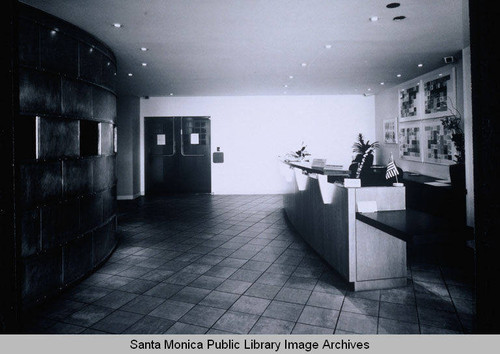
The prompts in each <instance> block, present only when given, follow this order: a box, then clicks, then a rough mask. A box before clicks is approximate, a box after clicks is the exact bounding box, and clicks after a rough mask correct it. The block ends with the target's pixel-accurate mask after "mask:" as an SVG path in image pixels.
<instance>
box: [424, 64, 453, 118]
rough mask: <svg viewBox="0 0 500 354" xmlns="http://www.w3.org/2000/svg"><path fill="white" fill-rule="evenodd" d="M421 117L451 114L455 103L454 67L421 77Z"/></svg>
mask: <svg viewBox="0 0 500 354" xmlns="http://www.w3.org/2000/svg"><path fill="white" fill-rule="evenodd" d="M422 83H423V90H422V91H423V104H424V107H423V118H424V119H427V118H437V117H443V116H447V115H451V114H452V111H453V108H454V105H456V102H457V100H456V94H455V69H454V68H445V70H443V71H441V72H439V73H438V74H435V75H433V76H432V77H430V78H428V79H423V80H422Z"/></svg>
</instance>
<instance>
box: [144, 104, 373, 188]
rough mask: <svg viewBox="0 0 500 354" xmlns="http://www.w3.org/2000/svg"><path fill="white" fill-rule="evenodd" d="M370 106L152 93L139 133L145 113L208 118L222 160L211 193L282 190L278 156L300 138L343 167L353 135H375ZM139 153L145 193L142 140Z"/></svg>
mask: <svg viewBox="0 0 500 354" xmlns="http://www.w3.org/2000/svg"><path fill="white" fill-rule="evenodd" d="M374 107H375V106H374V97H364V96H358V95H356V96H354V95H345V96H255V97H240V96H235V97H151V98H149V99H141V136H142V137H143V136H144V134H143V131H144V129H143V120H144V117H148V116H210V117H211V122H212V144H211V146H212V151H215V150H216V148H217V147H218V146H220V147H221V151H223V152H224V159H225V162H224V163H223V164H212V191H213V192H214V193H216V194H254V193H255V194H258V193H282V192H283V183H282V176H281V175H280V172H279V164H278V163H277V157H278V155H283V154H285V153H287V152H289V151H291V150H293V149H297V148H298V147H299V146H300V144H301V142H302V141H304V142H305V143H306V144H307V145H308V147H307V150H308V151H309V152H310V153H311V154H312V155H313V156H312V157H318V158H328V162H331V163H338V164H344V165H345V167H346V168H347V167H348V166H349V164H350V162H351V159H352V144H353V142H354V140H355V139H356V136H357V134H358V133H363V135H365V136H366V138H367V139H370V140H373V139H374V137H375V126H374V123H375V110H374ZM141 156H142V161H141V170H142V175H141V180H142V183H141V191H142V192H144V145H143V142H142V143H141Z"/></svg>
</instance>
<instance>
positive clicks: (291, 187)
mask: <svg viewBox="0 0 500 354" xmlns="http://www.w3.org/2000/svg"><path fill="white" fill-rule="evenodd" d="M293 176H294V178H293V179H292V180H291V181H290V180H288V181H285V183H286V193H285V194H284V196H283V198H284V208H285V212H286V213H287V216H288V219H289V220H290V222H291V223H292V225H293V227H294V228H295V229H296V230H297V232H298V233H299V234H300V235H301V236H302V237H303V238H304V240H305V241H306V242H307V243H308V244H309V245H310V246H311V247H312V248H313V249H314V250H315V251H316V252H318V253H319V254H320V255H321V256H322V257H323V258H324V259H325V260H326V262H327V263H328V264H330V265H331V266H332V267H333V268H334V269H335V270H336V271H337V272H339V274H340V275H341V276H342V277H344V279H345V280H346V281H348V282H350V283H352V286H353V289H354V290H367V289H381V288H386V287H396V286H403V285H405V284H406V243H405V242H404V241H401V240H399V239H397V238H395V237H392V236H390V235H389V234H385V233H383V232H381V231H379V230H376V229H373V230H367V229H366V227H368V225H358V224H357V222H356V219H355V217H356V201H357V200H358V199H359V200H361V201H367V200H375V201H377V204H378V205H379V206H380V207H381V208H383V209H384V210H394V209H404V206H405V193H404V192H405V190H404V188H399V187H363V188H345V187H343V186H342V185H340V184H333V185H332V188H331V189H332V190H333V195H332V197H331V198H326V199H327V200H331V201H332V202H331V203H324V202H323V198H322V195H321V188H320V184H319V180H318V178H317V176H316V175H315V174H309V175H304V174H303V173H302V172H301V171H300V170H297V169H296V170H295V171H294V174H293ZM304 178H305V180H304ZM304 182H305V183H304ZM304 186H305V188H304ZM330 192H332V191H330ZM403 283H404V284H403Z"/></svg>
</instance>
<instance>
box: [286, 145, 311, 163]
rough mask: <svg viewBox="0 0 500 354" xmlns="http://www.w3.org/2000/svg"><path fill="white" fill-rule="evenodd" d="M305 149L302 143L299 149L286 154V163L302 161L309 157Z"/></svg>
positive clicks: (305, 146)
mask: <svg viewBox="0 0 500 354" xmlns="http://www.w3.org/2000/svg"><path fill="white" fill-rule="evenodd" d="M306 148H307V145H304V142H302V144H301V146H300V149H298V150H297V151H291V152H289V153H288V154H286V157H287V160H288V161H302V160H304V159H305V158H306V157H307V156H311V154H310V153H308V152H307V150H306Z"/></svg>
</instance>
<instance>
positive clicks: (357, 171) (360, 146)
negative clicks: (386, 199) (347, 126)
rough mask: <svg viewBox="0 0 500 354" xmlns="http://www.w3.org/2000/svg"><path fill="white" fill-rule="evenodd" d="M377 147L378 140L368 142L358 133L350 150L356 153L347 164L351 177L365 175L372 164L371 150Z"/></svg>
mask: <svg viewBox="0 0 500 354" xmlns="http://www.w3.org/2000/svg"><path fill="white" fill-rule="evenodd" d="M378 147H379V143H378V141H375V142H373V143H370V141H369V140H366V141H365V139H364V138H363V134H361V133H360V134H358V139H357V141H356V142H355V143H354V145H353V146H352V151H353V152H354V153H355V154H356V155H355V157H354V160H353V161H352V163H351V166H349V170H350V171H351V176H352V177H353V178H362V177H363V176H366V175H367V174H368V173H367V171H369V168H370V167H371V166H372V165H373V159H374V157H373V152H374V151H375V149H377V148H378Z"/></svg>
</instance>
